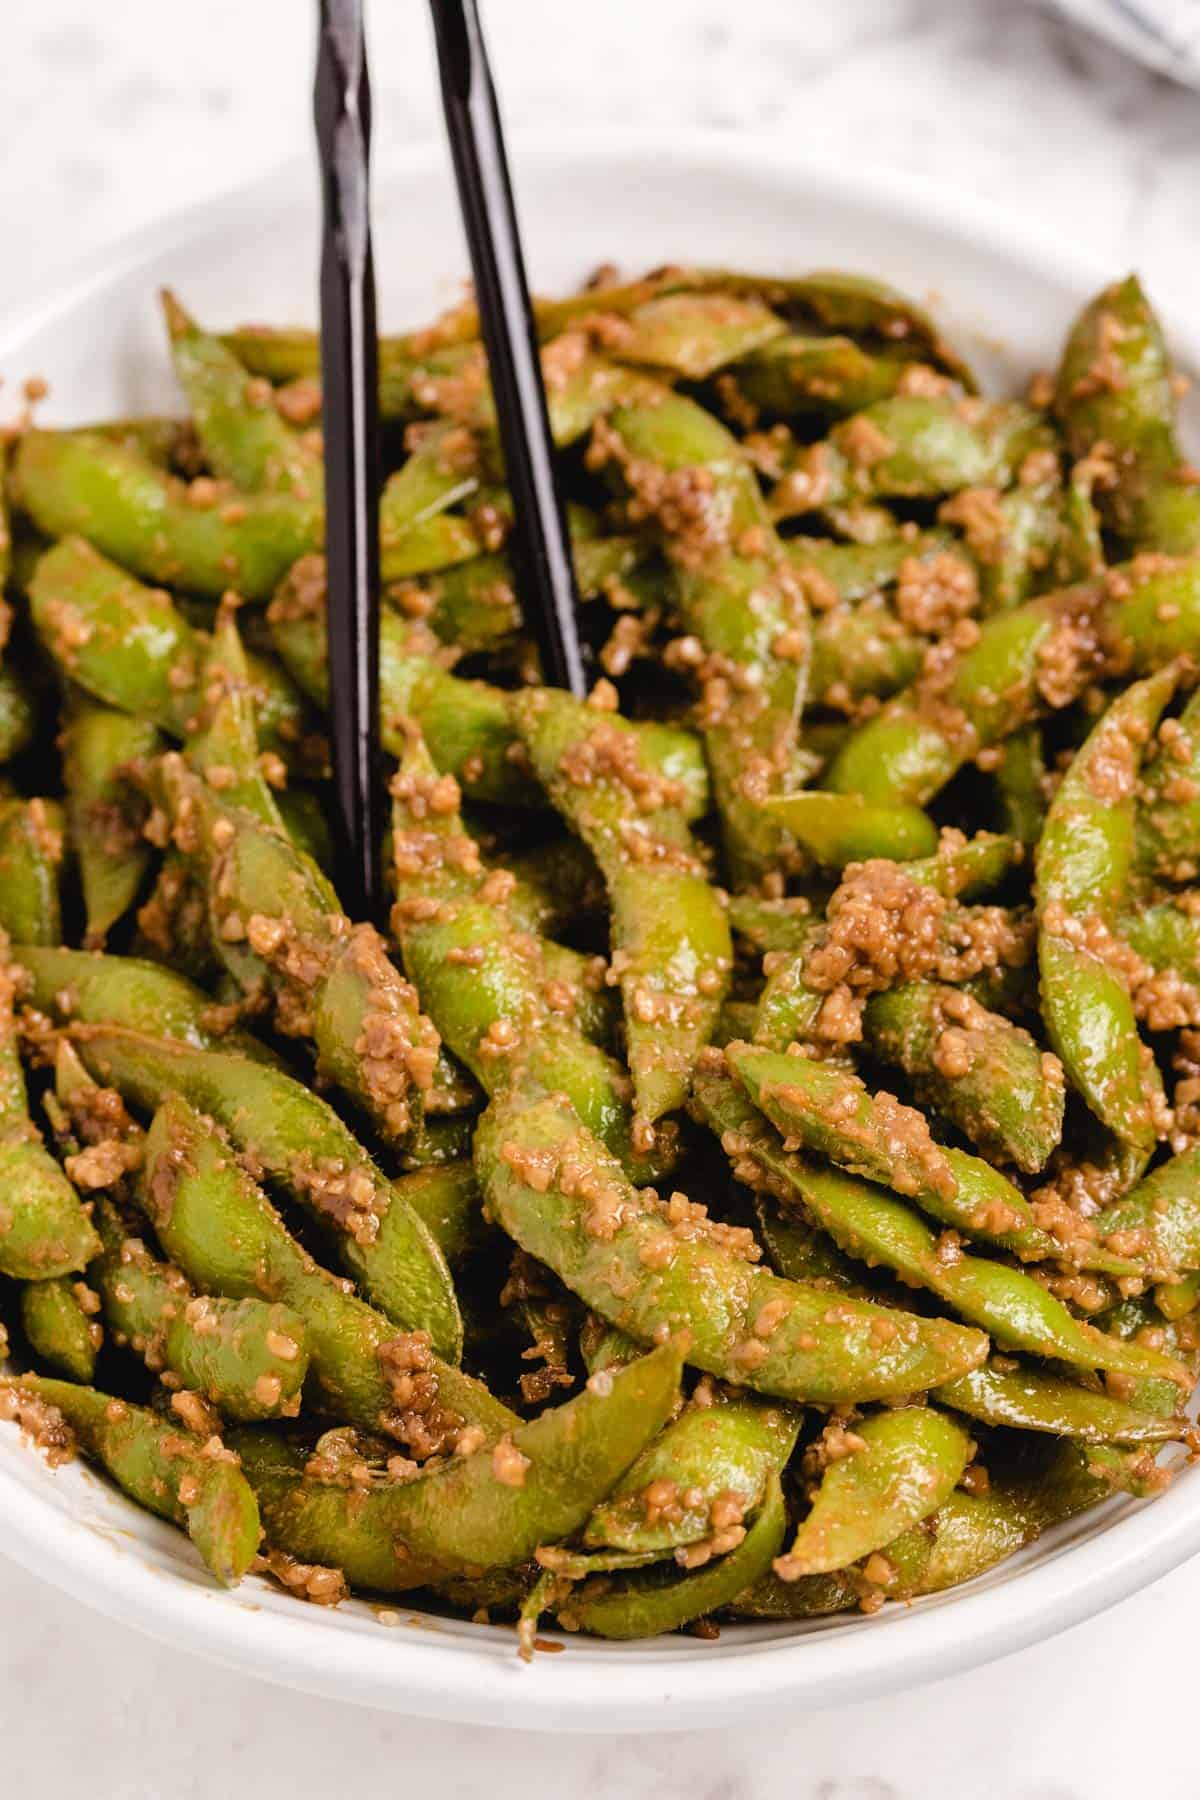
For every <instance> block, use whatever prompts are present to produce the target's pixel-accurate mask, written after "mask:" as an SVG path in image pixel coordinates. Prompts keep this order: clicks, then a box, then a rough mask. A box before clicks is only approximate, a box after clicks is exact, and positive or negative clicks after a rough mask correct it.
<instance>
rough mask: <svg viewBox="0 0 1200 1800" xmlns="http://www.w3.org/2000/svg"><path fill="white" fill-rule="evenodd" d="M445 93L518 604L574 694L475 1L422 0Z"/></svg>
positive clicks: (550, 493)
mask: <svg viewBox="0 0 1200 1800" xmlns="http://www.w3.org/2000/svg"><path fill="white" fill-rule="evenodd" d="M430 5H431V7H432V10H433V22H434V31H435V34H436V38H437V48H438V62H439V66H440V68H441V77H442V103H443V107H444V110H445V115H446V128H447V132H448V134H449V138H450V149H451V153H452V155H453V158H454V172H455V175H456V177H457V180H458V195H459V201H460V204H461V207H462V215H463V224H464V226H465V227H466V233H467V242H468V246H469V248H470V253H471V266H472V269H473V271H474V275H475V291H476V297H477V300H478V303H479V317H480V322H481V326H482V332H483V341H484V345H485V347H486V349H487V355H488V365H489V370H490V373H491V381H492V394H493V397H494V399H495V405H496V416H497V422H498V425H499V430H500V446H501V449H502V450H503V452H504V463H505V470H506V473H507V478H508V486H509V490H510V492H511V493H512V497H513V512H514V528H513V545H512V548H513V561H514V565H515V573H516V577H517V591H518V593H519V594H520V596H521V608H522V611H523V612H524V615H525V617H526V619H527V620H528V621H529V624H530V625H531V626H532V628H533V632H534V636H535V638H536V640H537V645H538V649H539V651H540V653H541V658H542V673H543V675H544V677H545V679H546V681H547V682H549V683H550V684H551V685H552V686H554V687H563V688H569V689H570V691H571V693H573V694H575V695H576V696H577V697H579V698H580V699H582V698H583V696H584V695H585V694H586V692H587V686H588V682H587V671H586V668H585V664H584V657H583V653H582V651H581V648H580V644H579V634H578V630H577V626H576V618H577V613H576V608H577V605H578V598H579V596H578V594H577V592H576V588H575V570H574V566H573V564H572V560H571V544H570V539H569V537H568V536H567V523H566V515H565V513H564V511H563V504H562V497H561V495H560V493H559V491H558V483H557V481H556V479H555V474H554V458H553V442H552V440H551V437H550V421H549V419H548V417H547V415H546V395H545V392H544V390H543V387H542V370H541V363H540V360H539V357H538V346H537V336H536V333H535V331H534V326H533V313H532V309H531V307H530V304H529V287H528V284H527V282H526V279H525V259H524V257H523V256H522V254H521V239H520V233H519V232H518V229H517V215H516V209H515V207H514V205H513V195H512V184H511V182H510V181H509V175H508V162H507V159H506V157H505V154H504V138H503V134H502V132H501V128H500V114H499V110H498V108H497V105H496V90H495V87H494V86H493V83H492V77H491V72H490V70H489V68H488V60H487V51H486V49H485V48H484V42H483V34H482V31H481V30H480V25H479V15H478V12H477V11H476V6H475V0H430Z"/></svg>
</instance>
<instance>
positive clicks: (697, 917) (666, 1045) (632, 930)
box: [513, 688, 733, 1125]
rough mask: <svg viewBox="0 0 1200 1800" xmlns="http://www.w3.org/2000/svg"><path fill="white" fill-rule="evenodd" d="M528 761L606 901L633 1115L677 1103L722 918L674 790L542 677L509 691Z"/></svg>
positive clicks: (692, 1055)
mask: <svg viewBox="0 0 1200 1800" xmlns="http://www.w3.org/2000/svg"><path fill="white" fill-rule="evenodd" d="M513 717H514V719H515V721H516V726H517V730H518V731H519V732H520V734H521V740H522V742H523V743H524V745H525V747H526V749H527V750H528V752H529V757H530V761H531V762H532V764H533V769H534V773H535V774H536V775H537V777H538V779H539V780H540V781H541V782H542V783H543V784H544V785H545V786H546V788H547V790H548V792H549V794H550V797H551V799H552V800H553V802H554V804H555V806H556V807H557V808H558V810H559V812H560V813H561V814H562V815H563V817H564V818H565V819H566V821H567V823H568V824H569V825H570V826H571V827H572V829H573V830H575V831H577V832H578V833H579V835H580V837H581V838H582V839H583V841H584V843H585V844H586V845H587V847H588V849H589V850H591V852H592V854H593V855H594V856H595V858H596V861H597V862H598V864H599V866H600V868H601V870H602V871H603V874H604V877H605V880H606V882H607V884H608V892H609V899H610V903H611V907H612V951H613V967H614V970H615V971H617V972H619V978H620V986H621V996H622V1000H623V1003H624V1009H625V1033H626V1039H627V1043H628V1062H629V1069H630V1073H631V1075H632V1076H633V1085H634V1094H635V1097H636V1107H637V1117H638V1118H639V1119H644V1120H645V1121H646V1122H647V1123H648V1124H651V1125H653V1123H654V1122H655V1120H656V1119H659V1118H661V1117H662V1115H663V1114H664V1113H668V1112H673V1111H674V1110H675V1109H676V1108H677V1107H679V1106H681V1105H682V1104H683V1101H684V1099H685V1097H686V1094H687V1088H688V1082H689V1080H690V1078H691V1072H692V1068H693V1066H694V1065H695V1061H696V1058H697V1056H698V1055H699V1053H700V1051H701V1050H702V1049H703V1048H704V1046H705V1044H706V1043H707V1042H708V1040H709V1038H710V1037H711V1035H712V1032H713V1029H714V1027H715V1025H716V1020H717V1015H718V1013H719V1012H720V1010H721V1002H722V1000H723V999H724V996H725V992H726V990H727V987H728V983H729V971H730V968H731V966H732V962H733V945H732V942H731V939H730V935H729V924H728V921H727V919H726V916H725V913H724V911H723V910H722V908H721V905H720V902H719V901H718V899H717V896H716V894H715V892H714V890H713V888H712V886H711V884H710V882H709V880H708V876H707V873H706V871H705V868H704V865H703V863H702V861H701V859H700V856H699V853H698V849H697V846H696V844H695V841H694V840H693V838H692V835H691V832H690V831H689V830H688V826H687V821H686V819H685V817H684V814H683V811H682V808H681V804H680V803H681V800H682V795H681V794H680V792H679V791H678V789H677V788H676V787H675V786H674V785H673V784H671V783H668V782H665V781H663V780H662V778H661V777H660V776H659V775H658V773H657V771H656V770H654V769H653V768H651V767H650V766H649V765H648V764H647V763H646V762H645V760H644V759H643V757H642V756H641V755H640V754H639V746H638V742H637V735H636V733H635V732H634V730H633V729H632V727H630V726H629V725H628V724H627V722H626V721H625V720H623V719H621V718H619V717H618V716H616V715H614V714H611V713H597V712H596V711H595V710H593V709H590V708H589V707H587V706H585V705H583V704H581V703H580V702H579V701H577V700H574V699H572V698H571V696H570V695H569V694H564V693H557V692H555V691H554V690H553V689H550V688H530V689H527V690H526V691H525V692H524V693H523V694H518V695H516V697H515V698H514V700H513Z"/></svg>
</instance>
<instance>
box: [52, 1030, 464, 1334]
mask: <svg viewBox="0 0 1200 1800" xmlns="http://www.w3.org/2000/svg"><path fill="white" fill-rule="evenodd" d="M72 1037H73V1040H74V1041H75V1044H76V1047H77V1049H78V1050H79V1053H80V1055H81V1056H82V1058H83V1060H84V1062H85V1063H86V1064H87V1066H88V1068H89V1069H90V1070H91V1072H92V1074H93V1075H94V1076H96V1078H97V1079H98V1080H100V1081H104V1082H109V1083H111V1085H112V1086H114V1087H116V1088H118V1089H119V1090H120V1091H121V1092H122V1093H123V1094H125V1095H126V1096H127V1098H129V1099H130V1100H132V1101H133V1102H134V1104H135V1105H137V1106H138V1107H140V1108H142V1109H143V1110H144V1111H146V1112H152V1111H154V1110H155V1109H156V1108H157V1107H159V1106H161V1105H162V1103H163V1102H164V1101H165V1100H166V1098H167V1097H168V1096H169V1095H182V1096H186V1098H187V1100H189V1101H190V1102H191V1104H192V1105H193V1106H194V1107H197V1108H199V1109H202V1110H203V1111H204V1112H207V1113H211V1114H213V1115H214V1116H215V1117H216V1118H217V1119H218V1120H219V1122H220V1123H221V1125H222V1126H223V1127H224V1128H225V1130H226V1131H228V1132H229V1134H230V1136H231V1137H232V1138H233V1140H234V1142H235V1144H236V1145H237V1146H238V1148H239V1149H241V1150H244V1151H249V1152H252V1153H253V1155H254V1157H255V1159H256V1162H257V1165H258V1167H259V1168H260V1169H261V1170H262V1172H263V1174H264V1177H265V1178H266V1179H267V1180H268V1181H270V1182H273V1183H277V1184H278V1185H280V1186H281V1187H283V1188H285V1189H286V1190H287V1192H288V1193H289V1194H291V1195H292V1196H293V1197H294V1198H295V1199H296V1200H298V1201H299V1202H300V1204H301V1205H302V1206H304V1207H305V1208H306V1209H307V1210H308V1211H309V1212H311V1214H312V1215H313V1217H314V1218H315V1219H317V1220H318V1221H319V1222H320V1223H322V1224H323V1225H324V1226H326V1227H327V1228H330V1229H332V1231H333V1233H334V1239H333V1241H334V1243H335V1244H336V1246H337V1252H338V1256H339V1259H340V1260H341V1262H342V1263H343V1265H344V1266H345V1268H346V1269H347V1270H348V1271H349V1272H350V1274H351V1275H353V1276H354V1278H355V1280H356V1281H358V1282H359V1283H360V1284H361V1286H362V1290H363V1293H364V1294H365V1295H366V1296H367V1298H368V1299H370V1300H371V1301H372V1302H373V1303H374V1304H375V1305H377V1306H378V1307H379V1308H380V1310H381V1311H382V1312H384V1313H385V1314H386V1315H387V1316H388V1317H389V1318H391V1319H394V1320H395V1321H396V1323H397V1324H399V1325H400V1326H402V1327H404V1328H405V1329H407V1330H410V1331H418V1330H423V1331H428V1333H429V1335H430V1338H431V1340H432V1342H433V1345H434V1348H435V1350H437V1351H438V1353H439V1354H441V1355H444V1356H447V1357H449V1358H456V1357H457V1356H458V1355H459V1354H460V1353H461V1347H462V1324H461V1320H460V1318H459V1313H458V1304H457V1301H456V1300H455V1297H454V1286H453V1283H452V1282H451V1279H450V1273H449V1270H448V1269H447V1268H446V1264H445V1261H444V1259H443V1257H442V1254H441V1252H440V1251H439V1250H438V1248H437V1245H436V1244H435V1243H434V1241H433V1239H432V1237H431V1236H430V1234H429V1232H428V1230H427V1229H426V1227H425V1225H424V1224H423V1223H422V1221H421V1220H420V1219H418V1218H417V1216H416V1215H415V1213H414V1212H413V1211H412V1209H411V1208H410V1207H409V1206H407V1205H406V1204H405V1203H404V1201H403V1200H402V1199H399V1198H398V1197H397V1196H396V1194H395V1191H394V1189H393V1187H392V1184H391V1183H390V1182H389V1181H387V1180H386V1178H385V1177H384V1176H383V1175H382V1174H381V1173H380V1171H379V1169H378V1168H377V1167H376V1165H375V1164H374V1162H372V1160H371V1158H370V1157H369V1156H368V1155H367V1153H366V1151H365V1150H364V1149H363V1148H362V1146H361V1145H360V1144H359V1143H358V1140H357V1139H356V1138H355V1137H354V1136H353V1135H352V1134H351V1132H349V1131H348V1130H347V1129H346V1127H345V1125H343V1123H342V1121H341V1120H340V1119H339V1118H338V1116H337V1114H336V1113H335V1112H334V1111H333V1109H332V1108H331V1107H329V1106H327V1105H326V1103H325V1101H323V1100H322V1099H320V1098H319V1097H318V1095H316V1094H314V1093H312V1092H311V1090H310V1089H308V1088H306V1087H304V1086H303V1085H302V1084H301V1083H300V1082H298V1081H294V1080H293V1079H292V1077H291V1076H290V1075H287V1074H285V1073H284V1072H283V1071H282V1070H281V1069H277V1068H272V1067H269V1066H268V1065H266V1064H263V1063H255V1062H251V1061H250V1060H249V1059H248V1058H246V1057H242V1056H237V1055H234V1054H231V1053H227V1052H224V1051H220V1050H204V1049H198V1048H195V1047H194V1046H192V1045H190V1044H181V1043H176V1042H174V1041H170V1040H167V1039H157V1038H153V1037H149V1036H143V1035H141V1034H140V1033H137V1032H133V1031H126V1030H122V1029H120V1028H117V1027H110V1026H105V1025H78V1026H76V1027H75V1028H74V1031H73V1033H72ZM175 1260H176V1261H181V1260H182V1259H181V1258H180V1257H176V1258H175ZM199 1285H200V1286H204V1285H205V1283H204V1282H203V1281H202V1280H201V1281H200V1282H199ZM296 1310H297V1311H298V1312H303V1311H304V1309H303V1308H302V1307H297V1309H296Z"/></svg>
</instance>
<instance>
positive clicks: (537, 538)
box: [314, 0, 587, 918]
mask: <svg viewBox="0 0 1200 1800" xmlns="http://www.w3.org/2000/svg"><path fill="white" fill-rule="evenodd" d="M430 5H431V7H432V11H433V21H434V29H435V34H436V39H437V51H438V63H439V68H440V72H441V85H442V102H443V109H444V112H445V117H446V128H447V132H448V134H449V138H450V147H451V151H452V153H453V160H454V171H455V176H456V179H457V183H458V193H459V201H460V204H461V207H462V215H463V223H464V225H465V227H466V234H467V242H468V245H469V248H470V254H471V266H472V269H473V272H474V276H475V289H476V294H477V298H478V303H479V315H480V321H481V325H482V335H483V342H484V346H485V348H486V350H487V357H488V366H489V371H490V375H491V382H492V392H493V395H494V397H495V403H496V416H497V421H498V425H499V431H500V446H501V449H502V450H503V453H504V463H505V470H506V474H507V478H508V485H509V488H510V491H511V493H512V497H513V509H514V523H513V541H512V550H513V560H514V564H515V570H516V576H517V583H518V591H519V593H520V595H521V605H522V611H523V612H524V614H525V617H526V619H527V620H528V621H529V624H530V626H531V628H532V630H533V632H534V636H535V638H536V640H537V644H538V649H539V651H540V653H541V658H542V669H543V672H544V674H545V677H546V679H547V681H548V682H550V683H552V684H553V685H554V686H556V687H564V688H568V689H569V690H570V691H571V692H572V693H573V694H575V695H577V696H579V697H582V696H583V694H584V693H585V692H586V685H587V683H586V674H585V669H584V661H583V655H582V653H581V650H580V645H579V637H578V633H577V630H576V614H575V608H576V603H577V599H578V596H577V594H576V589H575V575H574V569H573V566H572V561H571V550H570V541H569V539H568V536H567V529H566V518H565V514H564V511H563V505H562V499H561V496H560V494H559V492H558V486H557V482H556V479H555V474H554V463H553V456H552V451H553V445H552V441H551V437H550V422H549V419H548V417H547V414H546V396H545V392H544V390H543V387H542V376H541V364H540V362H539V358H538V346H537V336H536V333H535V331H534V325H533V313H532V310H531V308H530V304H529V288H528V285H527V282H526V279H525V263H524V258H523V256H522V253H521V240H520V234H519V232H518V229H517V218H516V210H515V207H514V205H513V196H512V186H511V183H510V181H509V175H508V164H507V160H506V157H505V153H504V139H503V134H502V132H501V127H500V114H499V110H498V108H497V104H496V91H495V88H494V86H493V83H492V78H491V73H490V70H489V68H488V60H487V52H486V49H485V47H484V42H483V35H482V32H481V30H480V25H479V15H478V13H477V11H476V6H475V0H430ZM362 11H363V8H362V0H320V34H319V45H318V54H317V78H316V86H315V91H314V113H315V117H316V126H317V142H318V146H319V152H320V162H321V177H322V190H323V201H324V228H323V235H322V252H321V284H320V285H321V390H322V406H323V418H322V426H323V431H324V439H325V539H326V563H327V572H328V596H329V598H328V612H327V630H328V646H329V680H330V696H331V704H330V716H331V727H332V743H333V774H334V788H335V793H336V797H337V810H338V815H339V820H340V825H341V839H342V842H341V851H342V857H343V858H344V862H343V864H342V867H341V868H340V869H339V884H338V885H339V888H340V889H341V891H342V896H343V901H344V903H345V904H346V905H348V906H349V907H350V908H351V910H352V911H355V912H356V916H358V917H363V918H378V917H379V916H380V913H381V911H382V908H383V870H382V862H381V845H382V838H383V830H382V827H383V784H382V777H381V774H380V767H379V742H378V740H379V522H378V513H379V421H378V405H379V384H378V369H377V344H376V330H375V282H374V271H373V266H372V259H371V222H370V208H369V199H368V162H369V153H370V136H371V96H370V84H369V80H368V75H367V55H366V44H365V41H364V37H363V17H362Z"/></svg>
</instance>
